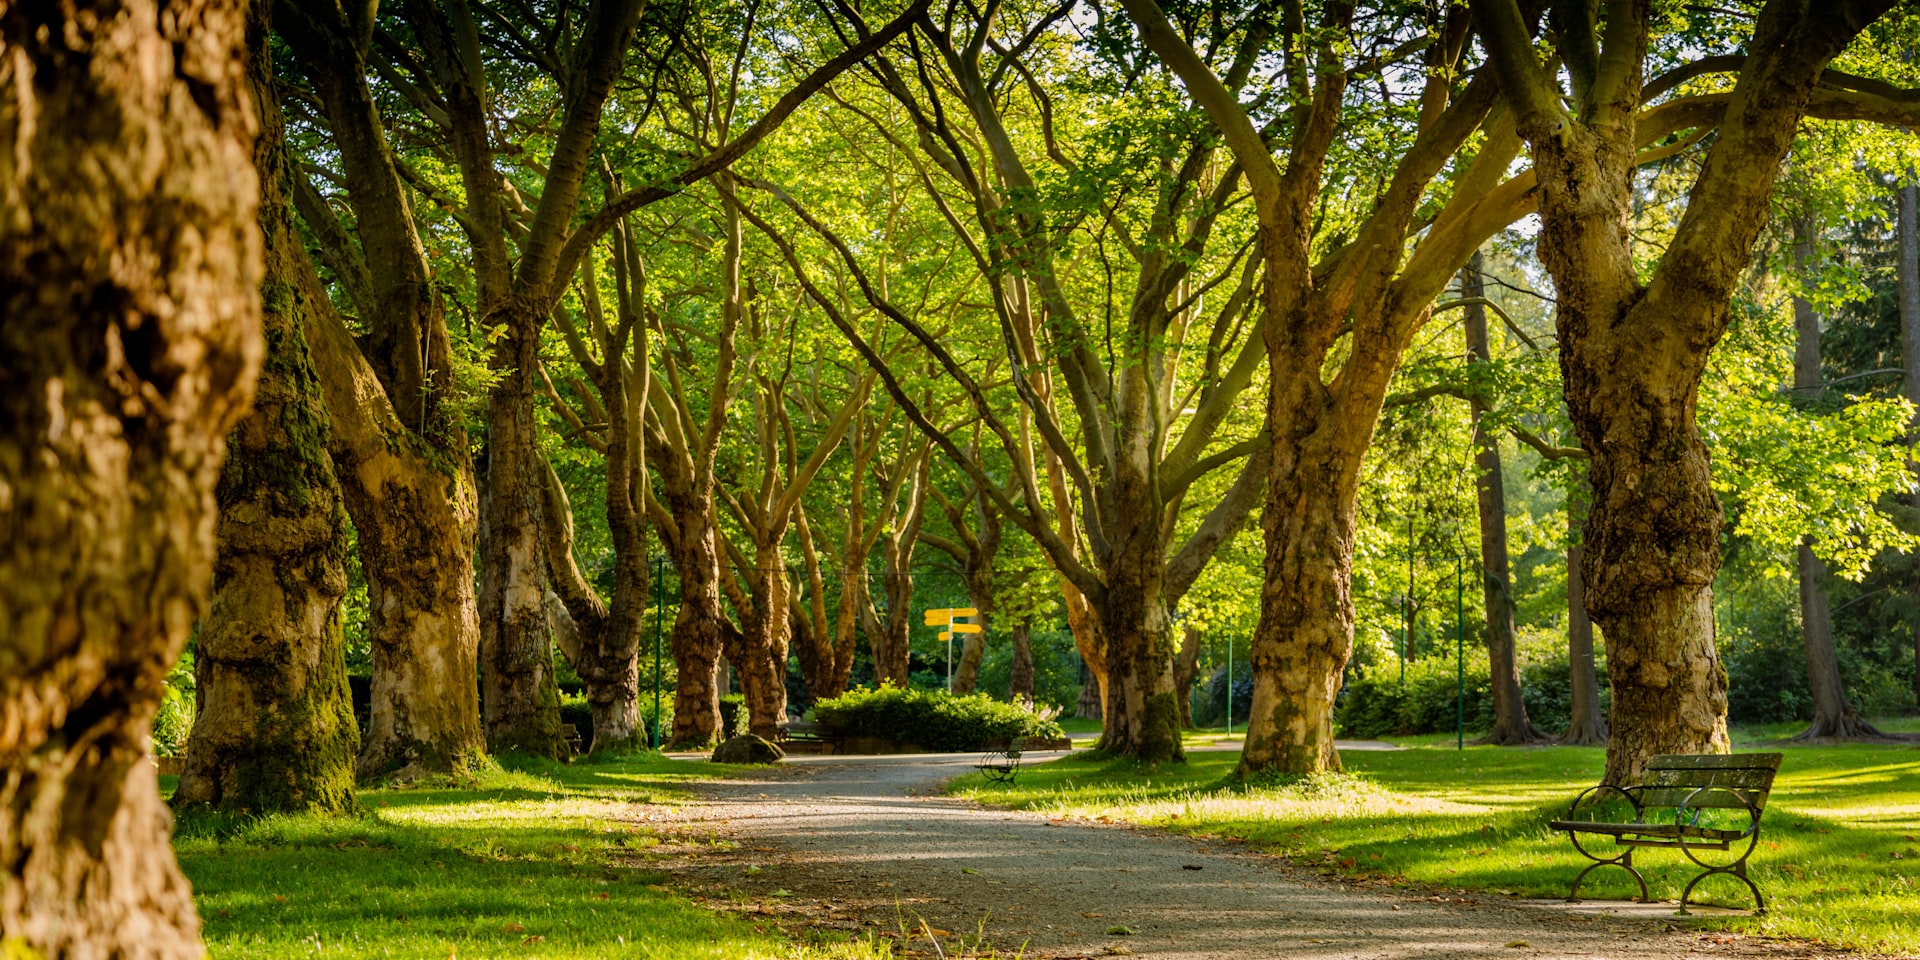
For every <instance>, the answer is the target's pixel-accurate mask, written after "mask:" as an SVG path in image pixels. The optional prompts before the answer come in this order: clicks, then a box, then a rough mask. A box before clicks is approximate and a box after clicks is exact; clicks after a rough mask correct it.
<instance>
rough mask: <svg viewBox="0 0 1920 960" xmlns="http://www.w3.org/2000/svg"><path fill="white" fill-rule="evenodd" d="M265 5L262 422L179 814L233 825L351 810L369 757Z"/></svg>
mask: <svg viewBox="0 0 1920 960" xmlns="http://www.w3.org/2000/svg"><path fill="white" fill-rule="evenodd" d="M270 9H271V7H270V5H269V4H267V3H256V4H253V5H251V6H250V7H249V9H248V23H247V54H248V89H249V92H250V93H251V94H252V99H253V105H254V109H255V110H256V111H258V113H259V115H260V137H259V140H258V141H256V143H255V145H254V165H255V167H256V168H257V169H258V170H259V171H260V228H261V232H262V234H263V235H264V239H265V247H266V271H267V275H266V280H265V282H264V283H263V284H262V286H261V294H262V296H261V300H262V306H263V314H264V315H263V318H262V320H263V328H264V332H265V334H266V343H267V355H266V362H265V363H264V364H263V366H262V367H261V371H260V382H259V384H258V386H257V388H256V390H255V393H254V405H253V412H252V413H251V414H249V415H248V416H247V418H246V419H245V420H242V421H240V425H239V426H238V427H237V428H235V430H234V431H233V435H232V436H231V437H229V438H228V442H227V447H228V457H227V463H226V466H225V467H224V468H223V470H222V473H221V478H220V486H219V491H218V496H219V501H220V526H219V528H218V539H219V545H220V546H219V555H218V557H217V558H216V559H215V561H214V588H213V597H212V600H211V601H210V602H209V604H208V608H207V615H206V617H205V619H204V620H203V621H202V622H201V625H200V634H199V641H198V643H197V644H196V647H195V650H194V661H193V667H194V679H195V689H196V690H197V692H198V695H199V698H200V703H199V709H198V710H197V711H196V712H195V714H194V724H193V734H192V736H191V738H190V739H189V740H188V744H187V769H186V772H185V773H184V775H183V776H181V778H180V785H179V787H178V789H176V790H175V791H174V796H173V802H174V804H176V805H196V804H207V805H213V806H217V807H219V808H221V809H223V810H228V811H232V812H236V813H251V814H264V813H276V812H307V811H316V812H342V811H345V810H347V809H348V808H350V807H351V806H352V804H353V760H354V752H355V751H356V750H357V749H358V748H359V746H360V742H359V741H360V732H359V729H358V728H357V727H356V725H355V723H354V717H353V702H352V697H351V695H350V694H349V693H348V691H347V664H346V641H345V637H344V636H343V634H342V633H341V620H340V598H341V597H342V596H344V595H345V594H346V590H347V571H346V555H345V549H346V543H347V512H346V507H345V506H344V505H343V503H342V502H341V496H340V484H339V482H338V481H336V480H335V479H334V475H333V463H332V461H331V460H329V459H328V457H327V432H328V424H327V411H326V407H325V405H324V403H323V401H322V399H321V393H320V385H319V383H318V382H317V381H316V380H315V376H314V372H313V360H312V357H311V356H310V355H309V354H308V352H307V341H306V336H305V334H304V333H303V332H302V330H303V326H304V324H305V321H306V313H307V311H308V310H310V309H311V308H312V305H311V304H310V303H308V301H307V299H306V297H307V294H308V290H307V287H306V285H305V284H303V283H302V282H301V271H302V269H304V262H305V260H306V256H307V254H306V250H305V248H304V247H303V246H302V245H301V241H300V236H299V234H298V233H296V232H295V231H294V225H293V209H292V201H291V199H290V189H291V186H292V180H291V174H292V169H293V168H292V164H291V163H290V161H289V158H288V150H287V144H286V141H285V124H284V122H283V120H282V119H281V114H280V104H279V101H278V100H277V99H276V98H275V96H274V93H273V76H272V63H271V60H270V59H269V58H268V56H267V33H268V20H269V10H270Z"/></svg>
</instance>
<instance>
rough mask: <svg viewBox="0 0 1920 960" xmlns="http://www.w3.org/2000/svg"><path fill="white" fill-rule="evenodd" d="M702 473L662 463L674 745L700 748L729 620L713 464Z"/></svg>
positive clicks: (715, 709) (710, 720)
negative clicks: (675, 579) (672, 593)
mask: <svg viewBox="0 0 1920 960" xmlns="http://www.w3.org/2000/svg"><path fill="white" fill-rule="evenodd" d="M701 476H702V479H697V480H696V479H695V478H693V477H691V476H687V475H685V474H683V473H681V472H680V471H678V470H675V469H673V467H672V465H671V464H668V465H665V466H663V467H662V471H661V477H662V483H661V490H662V492H663V493H665V495H666V501H667V508H668V509H669V510H670V511H671V512H672V518H673V522H674V531H673V532H674V534H675V535H673V536H670V537H668V548H669V549H671V550H672V551H673V567H674V572H675V573H676V574H678V575H679V583H680V611H679V612H678V613H676V614H675V615H674V618H673V637H672V640H671V644H672V649H673V665H674V669H675V671H676V675H677V676H678V678H679V679H678V680H677V681H675V683H674V688H673V736H672V737H670V738H669V739H668V743H669V744H670V745H671V746H672V747H673V748H674V749H693V750H698V749H703V748H705V747H707V746H710V745H711V744H712V743H713V742H714V740H715V739H716V738H717V737H718V736H719V733H720V696H721V694H722V693H723V692H724V691H723V690H721V689H720V685H719V669H720V651H721V649H722V646H723V639H724V636H725V632H724V628H725V627H726V626H727V622H726V614H725V612H724V611H722V610H721V608H720V552H719V547H718V543H717V540H716V534H715V532H714V527H713V479H712V477H713V475H712V469H711V464H709V466H708V469H707V470H706V471H705V472H704V473H703V474H702V475H701Z"/></svg>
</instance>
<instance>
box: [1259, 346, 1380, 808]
mask: <svg viewBox="0 0 1920 960" xmlns="http://www.w3.org/2000/svg"><path fill="white" fill-rule="evenodd" d="M1304 376H1305V377H1307V378H1310V379H1312V380H1314V381H1315V385H1316V386H1317V383H1318V379H1319V374H1318V373H1317V372H1313V371H1307V372H1305V374H1304ZM1298 379H1300V378H1299V377H1297V376H1283V375H1275V377H1274V384H1273V386H1272V390H1273V391H1274V394H1275V397H1276V401H1275V402H1276V403H1278V402H1281V401H1280V399H1279V398H1281V397H1284V396H1286V395H1287V394H1288V392H1290V389H1291V388H1290V387H1289V385H1288V384H1287V382H1286V381H1289V380H1298ZM1269 416H1271V417H1272V422H1273V423H1289V422H1292V423H1302V424H1304V423H1310V422H1312V421H1311V420H1310V419H1309V418H1308V417H1306V416H1300V415H1298V414H1280V415H1277V416H1276V415H1273V414H1269ZM1331 432H1332V431H1331V430H1329V429H1327V428H1325V427H1322V428H1321V429H1320V430H1318V431H1316V432H1315V433H1314V434H1310V435H1308V436H1307V437H1306V438H1305V439H1304V441H1302V442H1300V443H1299V444H1298V449H1297V450H1295V451H1286V452H1284V453H1283V451H1281V450H1280V449H1277V448H1276V450H1275V451H1274V453H1275V456H1274V464H1275V469H1274V471H1273V473H1272V474H1270V475H1269V478H1268V485H1267V508H1266V512H1265V513H1264V515H1263V516H1262V519H1261V525H1262V526H1263V527H1264V528H1265V534H1266V542H1267V562H1266V576H1265V582H1264V585H1263V586H1262V589H1261V593H1260V624H1259V626H1258V628H1256V630H1255V632H1254V636H1253V642H1252V645H1251V649H1250V650H1249V651H1248V659H1249V661H1250V662H1251V665H1252V670H1253V706H1252V707H1251V709H1250V710H1249V711H1248V716H1247V740H1246V748H1245V749H1244V750H1243V751H1242V753H1241V759H1240V770H1241V771H1242V773H1243V774H1245V773H1252V772H1255V771H1260V770H1267V769H1277V770H1284V771H1289V772H1300V773H1307V772H1316V771H1322V770H1339V769H1340V755H1339V753H1338V752H1337V751H1335V749H1334V746H1333V708H1334V697H1335V696H1336V695H1337V694H1338V693H1339V692H1340V679H1341V676H1342V673H1343V671H1344V670H1345V669H1346V665H1347V658H1348V656H1349V655H1351V653H1352V651H1353V596H1352V579H1351V578H1352V569H1353V568H1352V562H1353V531H1354V507H1355V502H1354V495H1355V491H1356V490H1357V487H1356V486H1355V483H1354V481H1353V480H1352V479H1351V477H1352V476H1355V475H1357V470H1353V469H1349V468H1348V466H1349V465H1345V464H1343V463H1341V462H1340V461H1339V460H1338V459H1336V458H1337V457H1338V456H1339V455H1338V454H1336V453H1334V452H1333V451H1329V450H1326V449H1323V448H1324V447H1325V446H1326V444H1327V440H1328V436H1329V434H1330V433H1331ZM1356 459H1357V458H1356ZM1283 462H1285V463H1290V464H1292V465H1293V469H1292V470H1284V469H1282V468H1281V467H1280V465H1281V464H1282V463H1283ZM1353 466H1357V464H1356V465H1353ZM1227 696H1228V697H1232V696H1233V691H1231V690H1229V691H1227Z"/></svg>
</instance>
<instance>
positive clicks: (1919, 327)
mask: <svg viewBox="0 0 1920 960" xmlns="http://www.w3.org/2000/svg"><path fill="white" fill-rule="evenodd" d="M1907 181H1908V182H1907V183H1906V184H1905V185H1904V186H1902V187H1900V188H1899V190H1898V191H1897V192H1896V200H1895V205H1896V206H1897V207H1898V215H1897V216H1898V221H1899V223H1898V227H1897V229H1898V231H1899V244H1898V250H1897V251H1896V259H1895V262H1894V273H1895V274H1896V276H1897V278H1898V281H1899V296H1900V365H1901V366H1902V367H1904V368H1906V377H1905V378H1904V379H1903V380H1902V383H1903V384H1904V385H1905V392H1906V395H1907V399H1908V400H1910V401H1912V402H1914V403H1915V404H1920V183H1916V182H1915V181H1914V171H1913V168H1911V167H1909V168H1907ZM1910 429H1911V432H1912V433H1913V435H1914V438H1915V442H1916V443H1917V444H1920V419H1917V420H1916V422H1915V425H1914V426H1913V427H1912V428H1910ZM1913 460H1914V464H1913V469H1914V471H1915V472H1917V473H1920V456H1914V457H1913ZM1913 499H1914V505H1915V506H1920V491H1916V492H1915V493H1914V498H1913ZM1913 696H1914V700H1915V701H1916V702H1920V620H1916V621H1915V622H1914V624H1913Z"/></svg>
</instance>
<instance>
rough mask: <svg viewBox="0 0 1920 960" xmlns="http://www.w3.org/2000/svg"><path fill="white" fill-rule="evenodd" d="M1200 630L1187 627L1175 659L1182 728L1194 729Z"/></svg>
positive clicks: (1174, 674)
mask: <svg viewBox="0 0 1920 960" xmlns="http://www.w3.org/2000/svg"><path fill="white" fill-rule="evenodd" d="M1202 637H1203V634H1201V632H1200V631H1198V630H1195V629H1194V628H1193V627H1192V625H1188V626H1186V627H1185V633H1184V635H1183V636H1182V638H1181V640H1180V655H1179V656H1178V657H1176V658H1174V661H1173V692H1174V695H1175V696H1176V697H1178V698H1179V701H1180V728H1181V729H1183V730H1191V729H1193V681H1194V680H1195V679H1196V678H1198V677H1199V675H1200V641H1201V639H1202Z"/></svg>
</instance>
